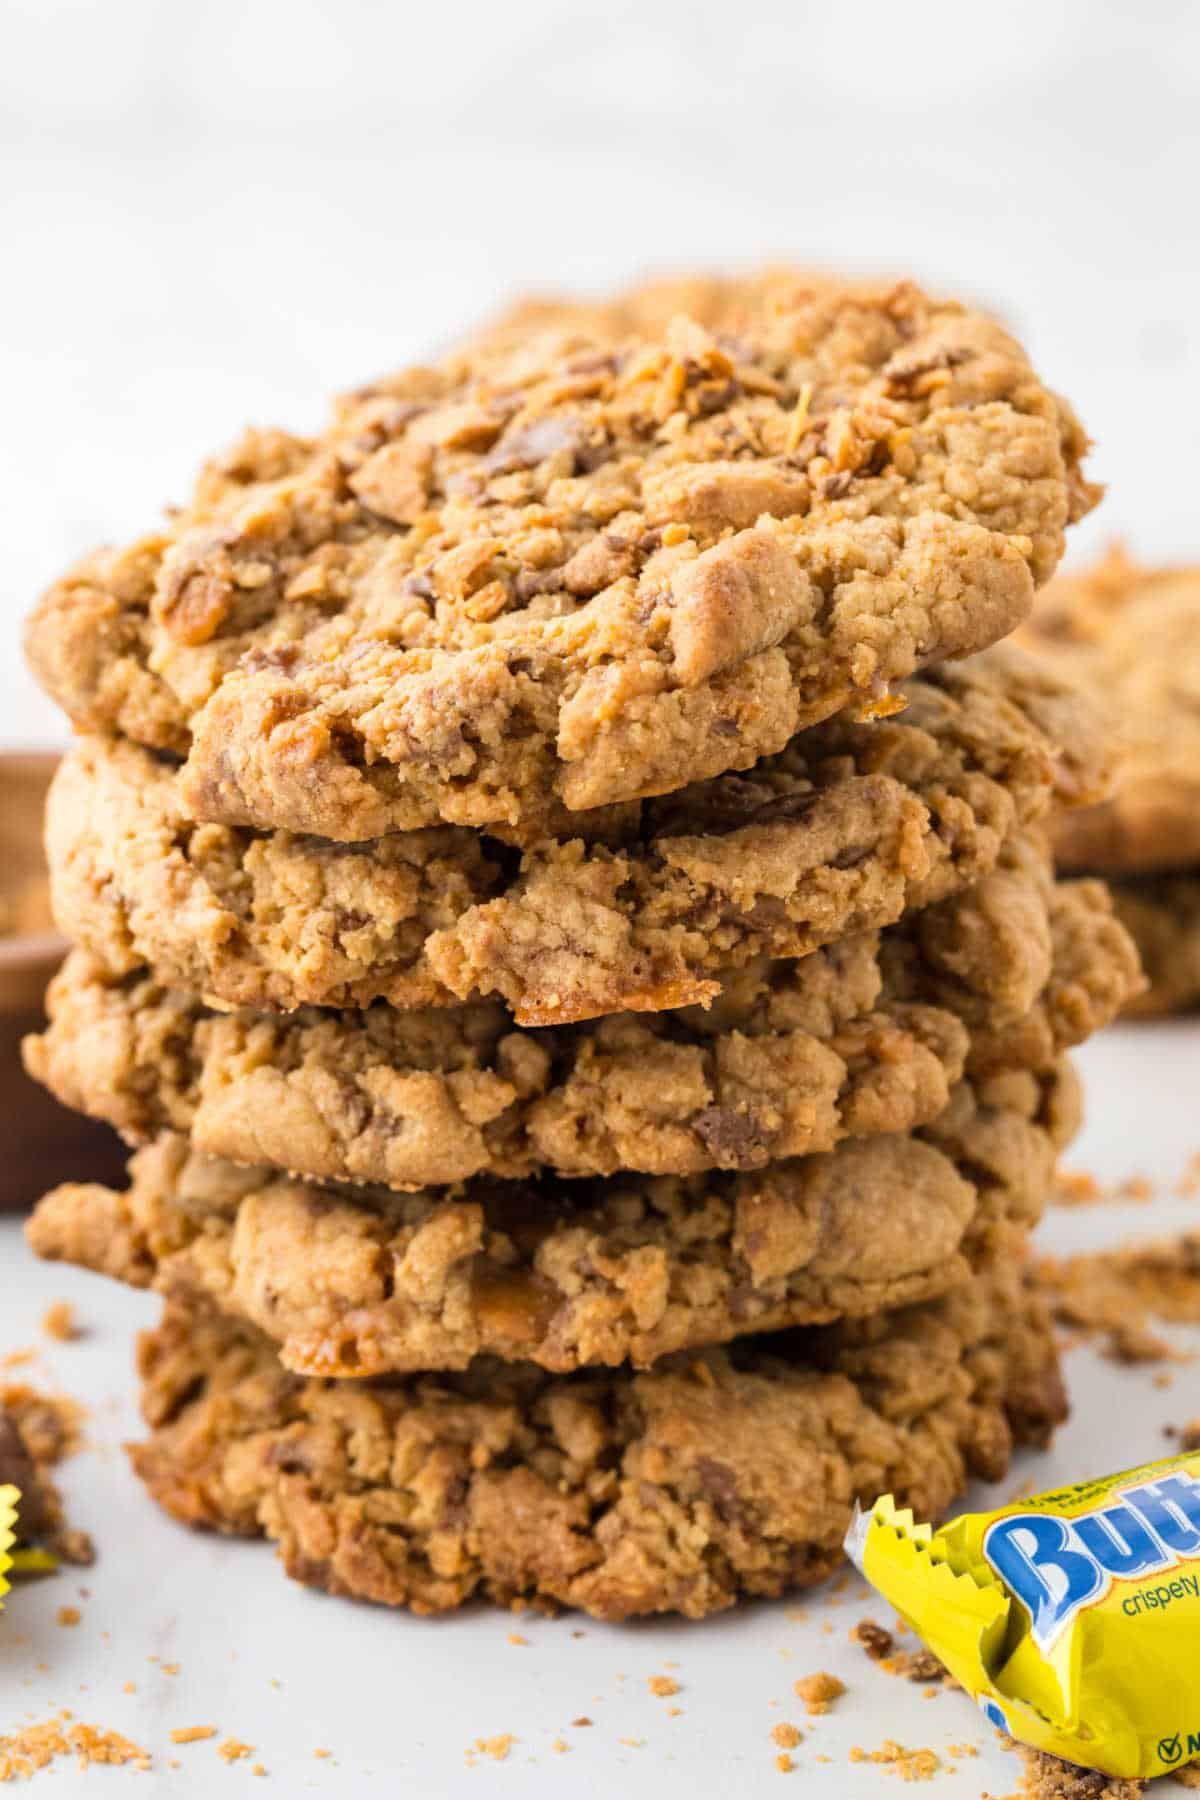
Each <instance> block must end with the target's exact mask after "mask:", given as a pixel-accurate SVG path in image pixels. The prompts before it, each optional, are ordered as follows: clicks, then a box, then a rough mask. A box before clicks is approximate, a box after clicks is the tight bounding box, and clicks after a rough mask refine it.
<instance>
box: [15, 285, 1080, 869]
mask: <svg viewBox="0 0 1200 1800" xmlns="http://www.w3.org/2000/svg"><path fill="white" fill-rule="evenodd" d="M777 302H778V303H777V304H773V305H772V306H771V307H770V308H759V309H757V310H754V309H751V310H750V311H748V312H747V313H746V316H745V318H744V320H742V321H741V322H740V323H739V329H738V332H737V335H731V334H729V333H724V334H722V335H720V336H714V335H713V334H712V333H710V332H709V331H707V330H706V329H705V328H704V327H703V326H702V325H700V324H699V323H697V322H696V321H694V320H688V319H686V318H679V319H677V320H674V321H673V322H671V323H670V324H669V325H668V326H667V327H666V328H665V329H664V330H661V331H656V332H653V333H652V334H651V335H649V336H645V337H640V338H639V337H636V336H635V337H633V338H628V339H622V340H621V341H618V342H614V341H612V340H611V339H610V338H606V337H604V336H601V337H598V338H596V339H595V340H594V341H593V342H591V343H590V344H589V342H588V341H587V339H586V337H585V336H583V335H581V334H577V335H576V339H575V341H574V346H573V348H571V349H569V350H565V351H551V350H550V349H548V345H549V344H550V342H551V340H549V339H547V338H546V337H545V336H544V335H543V334H534V336H532V337H529V338H526V337H524V336H523V335H521V334H519V333H518V334H516V335H515V336H514V337H513V340H512V342H511V343H506V344H505V345H504V346H501V345H500V344H499V343H498V342H496V343H495V344H494V345H493V347H492V349H491V350H486V349H482V348H478V347H477V348H476V349H474V350H472V349H471V348H470V347H467V348H465V349H463V350H461V351H459V352H458V353H456V354H454V355H452V356H450V357H449V358H448V359H446V361H445V362H443V363H442V364H439V365H438V366H437V367H432V368H416V369H410V370H407V371H404V372H403V373H401V374H399V375H397V376H395V377H393V378H390V379H388V380H384V381H380V382H378V383H376V384H374V385H372V386H370V387H368V388H365V389H362V390H360V391H359V392H358V393H356V394H353V395H351V396H349V397H348V398H347V399H346V400H344V401H343V402H341V403H340V405H339V406H338V407H337V408H336V409H335V412H334V417H333V420H332V423H331V425H330V426H329V428H328V430H327V431H326V432H325V433H324V434H323V435H321V436H319V437H317V438H315V439H302V438H297V437H293V436H290V435H288V434H287V433H284V432H280V431H266V432H251V433H249V434H248V435H247V436H246V437H245V438H243V439H242V440H241V441H240V443H238V444H237V445H235V446H234V448H233V449H232V450H231V451H229V452H228V453H227V454H226V455H224V456H223V457H220V458H218V459H216V460H215V461H214V462H213V463H211V464H209V465H208V466H207V468H206V469H205V470H204V472H203V473H202V475H201V477H200V480H199V483H198V486H197V489H196V491H195V494H194V496H193V498H192V501H191V503H190V504H189V505H188V506H187V507H185V508H184V509H182V510H181V511H180V512H179V513H178V514H176V515H175V516H174V517H173V518H172V519H171V520H170V521H169V523H168V524H167V525H166V526H164V528H163V529H161V530H160V531H158V532H152V533H150V534H149V535H147V536H146V537H144V538H142V539H140V540H139V541H138V542H136V543H135V544H133V545H131V546H129V547H127V548H125V549H122V550H118V551H106V552H100V553H97V554H96V555H93V556H91V557H89V558H86V559H85V560H84V561H83V562H82V563H81V564H79V565H77V566H76V568H74V569H73V570H72V571H71V572H70V573H69V574H68V575H67V576H65V577H64V578H63V580H62V581H60V582H59V583H58V584H57V585H56V586H55V587H54V588H53V589H52V590H51V591H50V593H49V594H48V595H47V596H46V597H45V598H44V600H43V601H42V602H41V604H40V606H39V607H38V609H37V611H36V612H35V614H34V616H33V618H32V619H31V621H30V624H29V627H28V632H27V649H28V654H29V658H30V661H31V663H32V666H33V668H34V670H35V672H36V673H37V675H38V676H39V678H40V679H41V681H42V683H43V685H44V686H45V687H46V688H47V690H48V691H49V692H50V693H51V694H53V695H54V696H55V698H57V699H58V700H59V701H60V702H61V703H62V705H63V706H64V707H65V709H66V710H67V712H68V713H69V714H70V716H71V717H72V719H73V720H74V721H75V723H76V724H77V725H79V726H81V727H82V728H84V729H87V730H93V731H95V730H109V729H115V730H118V731H120V732H122V733H124V734H125V735H127V736H128V737H130V738H132V739H135V740H137V741H139V742H141V743H143V744H146V745H149V746H151V747H152V748H155V749H165V750H168V751H171V752H172V753H175V754H178V755H184V756H186V758H187V763H186V768H185V772H184V776H183V782H184V788H185V793H186V796H187V802H188V806H189V808H190V810H191V812H192V814H193V816H194V817H196V818H199V819H205V820H210V821H218V822H224V823H226V824H235V825H245V824H251V825H255V826H259V827H275V826H280V827H286V828H288V829H290V830H295V831H306V832H307V831H316V832H319V833H320V834H321V835H322V836H324V837H327V838H331V839H337V840H343V841H346V840H354V839H364V838H372V837H376V836H379V835H380V834H382V833H383V832H385V831H391V830H410V829H415V828H418V827H425V826H429V825H435V824H438V823H440V822H451V823H455V824H460V825H469V826H473V827H488V826H495V825H497V824H498V823H503V824H505V825H507V826H508V827H510V828H515V829H519V830H521V831H522V832H523V833H524V834H525V835H526V836H527V837H528V836H530V835H531V834H533V835H536V834H537V833H538V832H541V831H544V830H545V829H547V822H548V821H551V820H553V819H555V818H556V817H558V816H560V815H561V813H562V811H563V809H564V808H565V809H567V810H570V811H578V810H581V809H587V808H593V807H596V806H598V805H605V804H609V803H612V802H617V801H621V800H626V799H630V798H634V797H638V796H645V795H651V794H661V793H666V792H670V791H674V790H676V789H679V788H682V787H685V786H687V785H688V784H689V783H692V782H695V781H697V780H703V779H707V778H709V777H712V776H715V775H718V774H720V773H722V772H723V771H725V770H735V769H745V768H749V767H750V766H751V765H752V764H754V763H755V762H758V761H760V760H761V759H762V758H763V757H764V756H769V755H773V754H774V753H776V752H778V751H779V750H781V749H782V748H783V746H784V745H785V743H787V741H788V740H789V739H790V738H792V737H793V736H794V735H795V734H796V733H797V732H798V731H800V730H802V729H803V728H805V727H807V726H810V725H812V724H815V723H817V722H819V721H820V720H822V719H824V718H826V717H828V716H829V715H831V714H832V713H833V712H835V711H837V710H839V709H841V708H844V707H846V706H848V705H852V704H865V705H868V706H869V705H871V704H874V703H876V702H878V701H879V700H880V699H881V697H883V696H884V695H885V694H886V690H887V687H888V684H889V683H892V682H894V681H897V680H901V679H903V678H904V677H906V676H908V675H909V674H911V673H912V672H913V671H914V670H915V669H917V668H919V667H921V666H922V665H923V664H925V663H927V662H931V661H934V660H937V659H939V658H943V657H947V656H961V655H964V654H967V653H969V652H972V651H974V650H978V649H980V648H982V647H983V646H985V645H987V644H990V643H993V642H995V641H996V640H997V639H999V638H1001V637H1003V636H1004V635H1006V634H1007V633H1008V632H1009V631H1011V630H1012V629H1013V627H1014V626H1015V625H1016V624H1018V623H1019V622H1020V620H1021V619H1022V618H1024V617H1025V616H1026V615H1027V613H1028V611H1029V608H1030V605H1031V603H1032V599H1033V594H1034V590H1035V587H1036V586H1037V585H1038V584H1040V583H1041V582H1043V581H1045V580H1046V579H1047V578H1048V576H1049V575H1050V574H1051V573H1052V571H1053V569H1054V567H1055V565H1056V564H1057V562H1058V559H1059V556H1060V554H1061V551H1062V546H1063V534H1064V531H1065V528H1066V526H1067V524H1068V523H1069V522H1070V521H1071V520H1072V519H1074V518H1076V517H1078V516H1080V515H1081V514H1082V513H1083V512H1085V511H1086V510H1087V509H1088V508H1089V506H1090V505H1091V504H1092V503H1093V501H1094V498H1095V494H1094V491H1093V490H1092V489H1090V488H1089V487H1088V486H1087V484H1086V483H1085V482H1084V480H1083V478H1082V475H1081V472H1080V462H1081V458H1082V454H1083V451H1084V449H1085V440H1084V438H1083V434H1082V432H1081V430H1080V428H1079V426H1078V424H1077V422H1076V421H1075V419H1074V417H1073V415H1072V414H1071V413H1070V411H1069V409H1068V408H1067V407H1066V406H1065V405H1064V404H1063V403H1062V402H1061V401H1059V400H1057V399H1056V398H1055V397H1054V396H1053V395H1052V394H1051V393H1049V392H1048V390H1047V389H1045V388H1044V387H1043V386H1042V384H1041V383H1040V381H1039V380H1038V378H1037V377H1036V375H1035V374H1034V372H1033V371H1032V369H1031V368H1030V365H1029V363H1028V361H1027V360H1026V358H1025V356H1024V353H1023V352H1022V351H1021V349H1020V347H1019V346H1018V345H1017V344H1016V343H1015V342H1014V341H1013V340H1012V338H1011V337H1009V336H1008V334H1007V333H1006V332H1004V331H1003V330H1002V328H1001V327H1000V326H999V325H998V324H997V323H996V322H995V321H994V320H992V319H990V318H988V317H986V316H984V315H982V314H979V313H974V312H970V311H966V310H963V309H962V308H960V307H958V306H956V305H954V304H952V303H948V302H946V303H942V302H936V301H933V300H930V299H929V298H927V297H926V296H924V295H923V294H921V293H920V292H919V291H918V290H917V289H916V288H914V287H912V286H911V285H906V284H901V285H899V286H894V287H891V288H881V289H878V290H876V291H873V292H872V291H870V290H867V289H865V288H863V287H862V286H859V287H856V288H855V287H851V288H844V287H839V286H837V284H833V283H828V282H824V283H816V284H813V285H812V286H811V287H809V288H808V289H805V288H804V287H799V288H797V289H796V290H794V292H793V293H792V295H791V298H790V300H788V299H780V298H779V297H778V296H777Z"/></svg>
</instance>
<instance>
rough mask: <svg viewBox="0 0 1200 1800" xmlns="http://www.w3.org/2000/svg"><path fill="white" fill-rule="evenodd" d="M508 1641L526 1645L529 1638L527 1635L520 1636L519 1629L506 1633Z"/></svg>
mask: <svg viewBox="0 0 1200 1800" xmlns="http://www.w3.org/2000/svg"><path fill="white" fill-rule="evenodd" d="M508 1641H509V1643H510V1644H521V1645H528V1643H529V1639H528V1638H527V1637H522V1636H521V1634H520V1632H519V1631H510V1632H509V1634H508Z"/></svg>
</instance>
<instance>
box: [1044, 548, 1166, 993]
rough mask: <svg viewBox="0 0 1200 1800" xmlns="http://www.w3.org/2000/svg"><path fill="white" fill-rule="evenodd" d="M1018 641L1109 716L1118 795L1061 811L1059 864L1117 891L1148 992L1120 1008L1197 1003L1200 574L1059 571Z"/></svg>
mask: <svg viewBox="0 0 1200 1800" xmlns="http://www.w3.org/2000/svg"><path fill="white" fill-rule="evenodd" d="M1023 635H1024V636H1025V638H1026V641H1027V642H1028V643H1029V644H1030V645H1031V647H1033V648H1035V649H1036V650H1037V651H1038V652H1039V653H1040V654H1041V655H1043V656H1044V657H1046V658H1047V659H1048V662H1049V664H1050V666H1051V667H1053V668H1055V669H1056V670H1058V671H1059V672H1060V673H1061V674H1062V675H1063V677H1064V678H1065V679H1067V680H1074V681H1077V682H1079V683H1081V684H1083V685H1085V686H1087V687H1088V688H1089V689H1092V690H1094V692H1095V694H1096V695H1097V697H1098V699H1099V700H1100V701H1101V703H1102V704H1105V705H1107V706H1109V707H1110V708H1111V711H1112V720H1113V729H1114V732H1115V733H1116V735H1117V737H1118V739H1119V741H1120V743H1121V746H1122V750H1123V760H1122V766H1121V773H1120V776H1119V779H1118V783H1117V786H1116V788H1115V790H1114V792H1113V793H1112V794H1111V795H1110V796H1109V797H1108V798H1107V799H1106V800H1105V801H1103V802H1101V803H1100V804H1099V805H1097V806H1091V807H1087V808H1085V809H1084V810H1083V811H1080V812H1074V811H1072V812H1068V813H1064V814H1063V816H1062V818H1061V819H1060V820H1059V821H1058V825H1057V829H1056V832H1055V849H1056V853H1057V856H1058V860H1059V864H1060V866H1061V867H1062V868H1064V869H1066V870H1069V871H1078V870H1086V871H1094V872H1095V873H1097V874H1100V875H1104V876H1106V877H1107V878H1108V879H1109V880H1110V881H1111V882H1112V888H1113V896H1114V899H1115V902H1116V908H1117V913H1118V916H1119V917H1120V919H1121V921H1122V923H1123V924H1124V925H1125V926H1126V927H1127V929H1128V930H1129V931H1130V932H1131V933H1132V934H1133V937H1134V939H1135V941H1136V943H1137V946H1138V949H1139V951H1140V952H1141V958H1142V963H1143V966H1144V968H1145V971H1146V976H1147V980H1148V985H1147V986H1146V988H1145V990H1144V991H1143V992H1142V993H1140V994H1138V995H1137V996H1136V997H1135V998H1134V1000H1133V1001H1132V1003H1131V1005H1130V1008H1129V1010H1130V1011H1131V1012H1134V1013H1142V1014H1145V1015H1150V1014H1160V1013H1169V1012H1179V1011H1182V1010H1184V1009H1186V1008H1190V1007H1196V1006H1200V568H1195V567H1190V568H1189V567H1176V568H1161V569H1145V568H1140V567H1139V566H1138V565H1137V564H1136V563H1134V562H1132V561H1131V560H1130V559H1129V558H1128V557H1127V556H1126V555H1125V554H1124V552H1123V551H1122V550H1121V549H1119V548H1117V549H1114V550H1112V551H1111V552H1110V553H1109V554H1108V556H1106V557H1105V558H1104V559H1103V560H1102V561H1101V562H1099V563H1098V564H1096V566H1095V567H1093V568H1091V569H1088V570H1086V571H1084V572H1083V573H1081V574H1079V575H1073V576H1059V577H1058V578H1057V579H1056V580H1055V581H1054V582H1053V583H1052V584H1051V586H1050V587H1049V588H1048V589H1047V591H1046V594H1045V596H1044V598H1043V599H1042V600H1041V601H1040V602H1039V604H1038V607H1037V609H1036V611H1035V613H1034V616H1033V619H1032V621H1031V622H1030V625H1029V627H1028V628H1027V630H1026V632H1025V633H1024V634H1023Z"/></svg>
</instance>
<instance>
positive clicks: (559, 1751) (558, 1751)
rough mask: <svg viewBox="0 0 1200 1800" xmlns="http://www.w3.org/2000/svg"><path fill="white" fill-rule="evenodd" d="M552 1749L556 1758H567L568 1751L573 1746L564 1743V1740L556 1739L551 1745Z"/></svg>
mask: <svg viewBox="0 0 1200 1800" xmlns="http://www.w3.org/2000/svg"><path fill="white" fill-rule="evenodd" d="M550 1748H551V1749H552V1750H553V1752H554V1754H555V1756H565V1755H566V1753H567V1751H568V1750H569V1749H570V1748H571V1746H570V1744H568V1743H566V1742H565V1741H564V1739H562V1738H555V1740H554V1742H553V1743H552V1744H551V1746H550Z"/></svg>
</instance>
